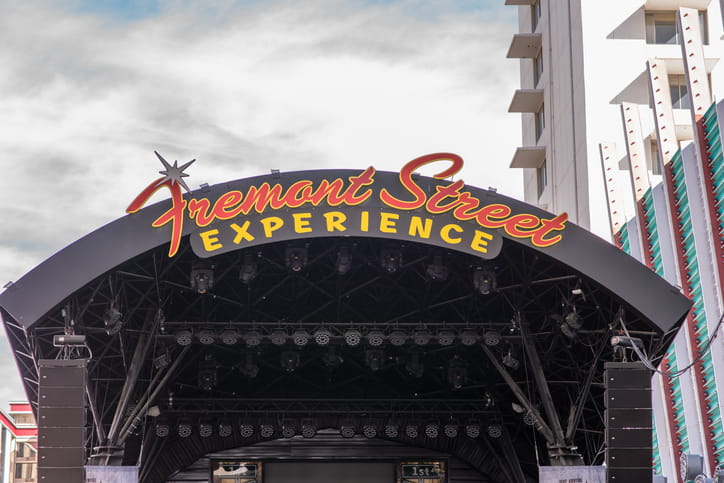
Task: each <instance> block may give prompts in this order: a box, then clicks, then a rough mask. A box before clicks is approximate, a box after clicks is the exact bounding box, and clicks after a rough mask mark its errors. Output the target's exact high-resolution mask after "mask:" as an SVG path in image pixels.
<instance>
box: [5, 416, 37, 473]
mask: <svg viewBox="0 0 724 483" xmlns="http://www.w3.org/2000/svg"><path fill="white" fill-rule="evenodd" d="M37 450H38V427H37V425H36V424H35V418H34V417H33V412H32V409H31V406H30V404H29V403H27V402H11V403H10V410H9V411H8V412H5V411H3V410H1V409H0V482H2V483H35V482H36V481H38V480H37V471H36V470H37Z"/></svg>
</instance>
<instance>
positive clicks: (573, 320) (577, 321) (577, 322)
mask: <svg viewBox="0 0 724 483" xmlns="http://www.w3.org/2000/svg"><path fill="white" fill-rule="evenodd" d="M564 319H565V322H566V324H568V326H569V327H570V328H572V329H580V328H581V327H583V321H582V320H581V317H580V315H578V311H577V310H576V307H575V306H573V307H571V309H570V310H569V311H568V313H567V314H566V316H565V317H564Z"/></svg>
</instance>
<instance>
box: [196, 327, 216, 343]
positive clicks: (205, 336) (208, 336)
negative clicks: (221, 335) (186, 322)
mask: <svg viewBox="0 0 724 483" xmlns="http://www.w3.org/2000/svg"><path fill="white" fill-rule="evenodd" d="M196 338H197V339H199V342H201V344H202V345H211V344H213V343H214V342H216V334H214V332H213V331H212V330H210V329H201V330H200V331H198V332H197V333H196Z"/></svg>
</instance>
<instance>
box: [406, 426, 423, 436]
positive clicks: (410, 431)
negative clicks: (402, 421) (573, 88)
mask: <svg viewBox="0 0 724 483" xmlns="http://www.w3.org/2000/svg"><path fill="white" fill-rule="evenodd" d="M419 435H420V429H419V428H418V426H417V423H407V424H406V425H405V436H407V437H408V438H411V439H415V438H417V437H418V436H419Z"/></svg>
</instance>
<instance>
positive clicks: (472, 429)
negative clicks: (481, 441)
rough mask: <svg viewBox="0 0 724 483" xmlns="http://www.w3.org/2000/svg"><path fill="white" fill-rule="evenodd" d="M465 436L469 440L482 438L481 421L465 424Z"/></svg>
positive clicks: (472, 420) (471, 421)
mask: <svg viewBox="0 0 724 483" xmlns="http://www.w3.org/2000/svg"><path fill="white" fill-rule="evenodd" d="M465 434H466V435H467V437H468V438H477V437H478V436H480V421H478V420H476V419H471V420H470V421H468V422H467V423H466V424H465Z"/></svg>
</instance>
